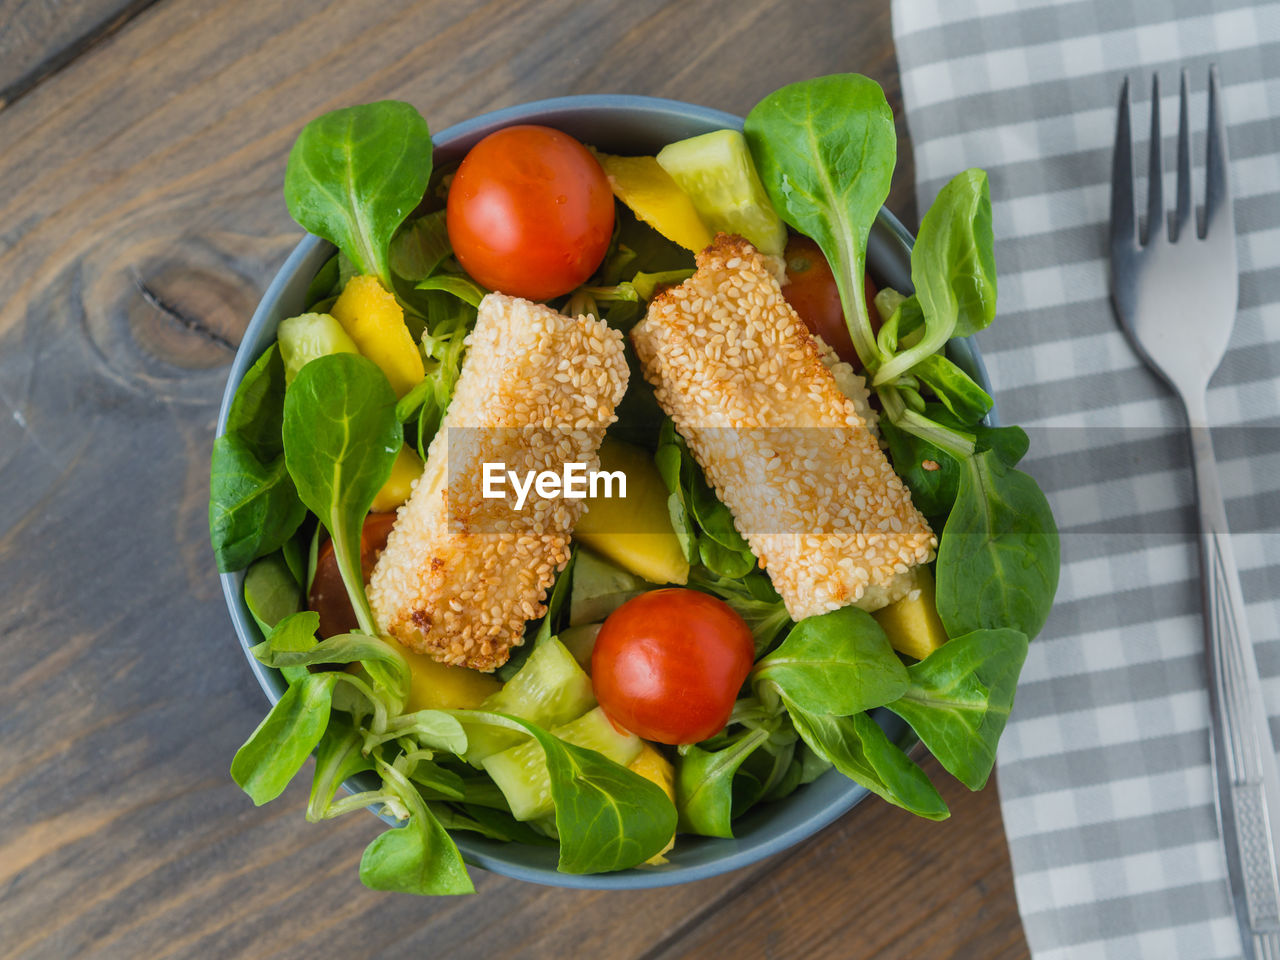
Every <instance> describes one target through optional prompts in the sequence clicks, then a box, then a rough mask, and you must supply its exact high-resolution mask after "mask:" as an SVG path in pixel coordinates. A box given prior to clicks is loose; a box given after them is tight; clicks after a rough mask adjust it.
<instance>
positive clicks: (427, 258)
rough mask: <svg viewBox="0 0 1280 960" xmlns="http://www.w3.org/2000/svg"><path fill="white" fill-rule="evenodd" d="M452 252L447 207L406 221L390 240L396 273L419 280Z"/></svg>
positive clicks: (392, 266) (433, 270)
mask: <svg viewBox="0 0 1280 960" xmlns="http://www.w3.org/2000/svg"><path fill="white" fill-rule="evenodd" d="M452 254H453V247H452V246H451V245H450V243H449V231H448V229H447V227H446V225H445V211H443V210H436V211H434V212H432V213H428V214H425V215H424V216H421V217H415V218H414V219H412V220H406V221H405V223H404V226H402V227H401V228H400V230H399V232H397V233H396V235H395V239H393V240H392V241H391V269H392V271H394V273H395V274H396V276H398V277H401V278H402V279H404V280H408V281H409V282H410V283H418V282H419V281H422V280H425V279H427V277H429V276H431V274H433V273H435V271H436V269H437V268H438V267H439V266H440V264H441V263H443V262H444V261H445V260H446V259H447V258H448V257H449V256H451V255H452Z"/></svg>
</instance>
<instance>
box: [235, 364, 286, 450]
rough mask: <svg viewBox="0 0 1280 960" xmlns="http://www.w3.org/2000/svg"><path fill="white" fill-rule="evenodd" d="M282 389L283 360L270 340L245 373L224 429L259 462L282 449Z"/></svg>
mask: <svg viewBox="0 0 1280 960" xmlns="http://www.w3.org/2000/svg"><path fill="white" fill-rule="evenodd" d="M284 391H285V376H284V362H283V361H282V360H281V358H280V349H279V348H278V347H277V346H276V344H274V343H273V344H272V345H271V346H269V347H268V348H267V349H266V351H265V352H264V353H263V354H262V356H260V357H259V358H258V359H257V361H255V362H254V364H253V366H252V367H250V368H249V369H248V371H247V372H246V373H245V375H244V379H243V380H241V381H240V386H239V387H237V388H236V395H235V397H234V398H233V399H232V401H231V409H230V410H228V411H227V429H226V432H227V433H229V434H232V435H234V436H237V437H239V438H240V441H241V442H242V443H243V444H244V445H245V447H246V448H248V450H249V451H250V452H252V453H253V455H254V456H255V457H256V458H257V459H258V460H259V461H261V462H262V463H270V462H271V461H272V460H274V459H275V458H276V457H278V456H280V454H281V453H283V452H284V444H283V442H282V441H281V439H280V428H281V426H282V425H283V417H284Z"/></svg>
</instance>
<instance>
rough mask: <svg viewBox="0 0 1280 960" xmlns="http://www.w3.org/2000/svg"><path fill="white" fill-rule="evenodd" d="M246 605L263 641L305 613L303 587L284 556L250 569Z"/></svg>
mask: <svg viewBox="0 0 1280 960" xmlns="http://www.w3.org/2000/svg"><path fill="white" fill-rule="evenodd" d="M290 542H292V541H290ZM244 603H245V606H247V607H248V608H249V613H250V614H252V615H253V619H254V620H255V621H256V622H257V624H258V629H259V630H261V631H262V635H263V636H264V637H265V636H266V635H267V634H269V633H270V632H271V630H272V628H274V627H275V625H276V624H277V623H279V622H280V621H281V620H283V619H284V618H285V617H287V616H289V615H290V614H291V613H297V612H298V611H299V610H301V609H302V587H301V586H300V585H299V584H298V581H297V580H295V579H294V578H293V571H292V570H290V569H289V565H288V563H286V562H285V559H284V557H283V556H281V555H280V554H279V553H273V554H271V555H270V556H266V557H262V558H261V559H259V560H255V561H254V562H253V563H252V564H251V565H250V566H249V569H248V570H247V571H246V572H245V575H244Z"/></svg>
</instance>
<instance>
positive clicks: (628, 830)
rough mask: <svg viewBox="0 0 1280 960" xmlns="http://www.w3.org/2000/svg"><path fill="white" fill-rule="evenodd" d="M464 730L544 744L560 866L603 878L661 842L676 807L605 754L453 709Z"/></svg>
mask: <svg viewBox="0 0 1280 960" xmlns="http://www.w3.org/2000/svg"><path fill="white" fill-rule="evenodd" d="M453 715H454V716H456V717H457V718H458V719H459V720H461V721H463V723H464V725H465V724H468V723H471V724H477V725H479V724H487V725H489V726H496V727H502V728H506V729H508V730H514V731H521V732H524V733H527V734H528V735H529V736H531V737H533V739H534V740H536V741H537V742H538V744H539V745H540V746H541V747H542V751H543V756H544V757H545V759H546V764H547V773H548V775H549V777H550V786H551V800H552V803H553V804H554V805H555V823H556V831H557V833H559V835H560V863H559V869H560V870H561V871H562V872H564V873H605V872H608V871H611V870H625V869H627V868H628V867H634V866H637V865H638V864H641V863H643V862H644V861H646V860H648V859H649V858H651V857H653V856H654V855H655V854H657V853H658V852H659V851H660V850H661V849H662V848H663V847H665V846H666V845H667V841H668V840H670V839H671V837H672V835H673V834H674V833H675V829H676V808H675V806H674V805H673V804H672V803H671V800H670V799H669V798H668V797H667V794H666V792H665V791H664V790H663V789H662V788H661V787H659V786H658V785H657V784H656V783H653V782H652V781H651V780H647V779H645V778H644V777H642V776H640V775H639V774H637V773H633V772H632V771H630V770H628V769H627V768H626V767H624V766H622V765H620V764H617V763H614V762H613V761H612V760H610V759H608V758H607V757H605V756H603V755H601V754H599V753H597V752H596V751H595V750H588V749H586V748H584V747H579V746H575V745H574V744H571V743H566V742H565V741H563V740H560V739H559V738H557V737H555V736H553V735H552V734H550V733H548V732H547V731H546V730H544V729H542V728H541V727H539V726H537V725H536V724H533V723H529V722H528V721H526V720H521V719H519V718H518V717H513V716H508V715H506V714H498V713H489V712H485V711H481V710H455V711H453Z"/></svg>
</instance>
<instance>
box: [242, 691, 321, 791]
mask: <svg viewBox="0 0 1280 960" xmlns="http://www.w3.org/2000/svg"><path fill="white" fill-rule="evenodd" d="M337 679H338V677H337V674H333V673H309V674H307V675H306V676H305V677H302V678H301V679H299V680H298V681H296V682H295V683H291V684H290V685H289V688H288V689H287V690H285V692H284V696H282V697H281V698H280V699H279V700H277V701H276V705H275V706H274V707H272V708H271V712H270V713H269V714H267V716H266V718H265V719H263V721H262V723H260V724H258V729H256V730H255V731H253V734H252V735H251V736H250V737H249V739H248V740H247V741H245V744H244V746H242V747H241V748H240V749H239V750H238V751H236V755H235V758H234V759H233V760H232V761H231V776H232V778H233V779H234V780H235V782H236V783H238V784H239V785H240V787H241V789H243V790H244V792H245V793H247V794H248V795H249V797H250V798H251V799H252V800H253V802H254V804H256V805H258V806H261V805H262V804H264V803H266V802H267V801H269V800H274V799H275V798H276V797H278V796H280V794H281V793H283V792H284V788H285V787H287V786H288V785H289V781H290V780H292V779H293V776H294V774H296V773H297V772H298V770H299V769H301V767H302V765H303V764H304V763H306V761H307V757H309V756H311V751H312V750H313V749H315V746H316V744H318V743H319V742H320V738H321V737H322V736H323V735H324V731H325V727H326V726H328V723H329V705H330V703H331V701H332V698H333V685H334V684H335V683H336V682H337Z"/></svg>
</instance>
